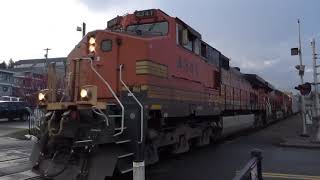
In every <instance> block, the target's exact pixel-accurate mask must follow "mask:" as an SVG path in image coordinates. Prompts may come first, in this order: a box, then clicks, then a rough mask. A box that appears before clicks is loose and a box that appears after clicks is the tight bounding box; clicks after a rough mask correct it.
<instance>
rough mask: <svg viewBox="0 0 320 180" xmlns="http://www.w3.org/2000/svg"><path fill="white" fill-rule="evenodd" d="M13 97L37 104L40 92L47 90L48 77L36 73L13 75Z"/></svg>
mask: <svg viewBox="0 0 320 180" xmlns="http://www.w3.org/2000/svg"><path fill="white" fill-rule="evenodd" d="M13 79H14V87H13V93H12V94H13V95H14V96H17V97H21V98H22V99H24V100H25V101H27V102H29V103H31V104H35V103H36V99H35V97H37V94H38V92H39V90H41V89H45V88H46V75H44V74H39V73H35V72H29V71H25V72H16V73H15V74H14V75H13Z"/></svg>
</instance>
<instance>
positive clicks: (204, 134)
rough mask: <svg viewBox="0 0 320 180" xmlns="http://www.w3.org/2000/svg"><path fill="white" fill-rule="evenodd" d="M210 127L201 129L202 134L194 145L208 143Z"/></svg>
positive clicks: (210, 132)
mask: <svg viewBox="0 0 320 180" xmlns="http://www.w3.org/2000/svg"><path fill="white" fill-rule="evenodd" d="M211 134H212V129H211V128H206V129H204V130H203V131H202V136H201V137H199V138H198V140H197V143H196V146H200V147H201V146H206V145H208V144H210V139H211Z"/></svg>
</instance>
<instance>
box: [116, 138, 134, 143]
mask: <svg viewBox="0 0 320 180" xmlns="http://www.w3.org/2000/svg"><path fill="white" fill-rule="evenodd" d="M128 142H131V139H127V140H123V141H116V144H124V143H128Z"/></svg>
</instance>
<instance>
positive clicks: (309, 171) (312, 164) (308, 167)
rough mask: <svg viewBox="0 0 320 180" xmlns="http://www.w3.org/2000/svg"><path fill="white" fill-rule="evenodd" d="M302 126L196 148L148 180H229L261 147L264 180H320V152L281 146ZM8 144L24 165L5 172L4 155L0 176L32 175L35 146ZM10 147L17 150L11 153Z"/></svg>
mask: <svg viewBox="0 0 320 180" xmlns="http://www.w3.org/2000/svg"><path fill="white" fill-rule="evenodd" d="M0 126H1V124H0ZM299 126H300V122H299V121H298V117H292V118H290V119H287V120H283V121H281V122H278V123H276V124H273V125H271V126H269V127H267V128H265V129H262V130H260V131H251V132H250V133H242V135H241V136H237V137H232V138H228V139H226V140H225V141H223V142H220V143H218V144H211V145H210V146H207V147H204V148H196V149H192V150H191V151H190V152H188V153H185V154H182V155H179V156H171V157H169V156H164V157H162V160H161V161H160V162H159V163H158V164H156V165H153V166H150V167H147V169H146V178H147V180H164V179H166V180H177V179H178V180H180V179H181V180H229V179H232V178H233V177H234V176H235V174H236V171H237V170H240V169H241V168H242V167H243V166H244V165H245V164H246V163H247V162H248V161H249V159H250V151H251V150H252V149H254V148H259V149H261V150H262V151H263V162H262V166H263V172H264V179H270V180H271V179H272V180H274V179H279V180H281V179H292V180H293V179H295V180H299V179H301V180H302V179H303V180H320V158H319V157H320V149H298V148H288V147H280V146H278V143H279V142H281V141H282V139H283V138H287V137H294V136H295V135H296V134H298V133H299V129H300V128H299ZM7 141H8V142H4V140H3V138H2V139H0V152H2V153H4V154H3V157H5V156H7V157H10V156H9V155H11V156H13V157H14V155H17V156H18V157H19V158H21V159H20V160H21V161H22V162H15V163H14V166H11V168H9V169H8V168H7V172H3V170H5V167H4V168H1V167H2V164H6V163H8V162H11V161H10V160H8V161H5V162H4V161H2V162H1V157H2V156H1V153H0V176H1V175H5V174H11V175H7V176H3V178H1V177H0V180H4V179H6V180H7V179H10V180H11V179H19V178H13V177H23V176H22V174H28V173H29V172H28V171H26V172H22V173H19V171H25V170H28V169H27V165H26V163H25V162H26V161H25V158H26V157H25V156H27V154H28V153H29V152H30V148H31V146H32V143H31V142H25V141H24V142H20V141H18V142H15V141H14V140H12V139H11V140H10V139H9V140H7ZM9 141H10V142H9ZM23 143H24V144H23ZM8 144H10V145H8ZM10 148H11V150H12V148H13V149H15V150H16V151H10ZM1 149H2V150H1ZM8 149H9V151H8ZM8 153H9V154H8ZM10 153H11V154H10ZM12 153H13V154H12ZM15 153H16V154H15ZM18 160H19V159H18ZM19 163H20V166H19ZM6 167H8V166H6ZM21 167H22V168H21ZM8 176H10V177H12V178H8ZM20 179H21V178H20ZM120 179H124V180H129V179H132V177H131V176H130V175H127V176H125V177H122V178H120Z"/></svg>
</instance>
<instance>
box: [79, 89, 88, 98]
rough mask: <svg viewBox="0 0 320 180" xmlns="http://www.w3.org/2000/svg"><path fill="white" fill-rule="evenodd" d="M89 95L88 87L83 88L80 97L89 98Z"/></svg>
mask: <svg viewBox="0 0 320 180" xmlns="http://www.w3.org/2000/svg"><path fill="white" fill-rule="evenodd" d="M88 96H89V91H88V90H87V89H81V91H80V97H81V98H87V97H88Z"/></svg>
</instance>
